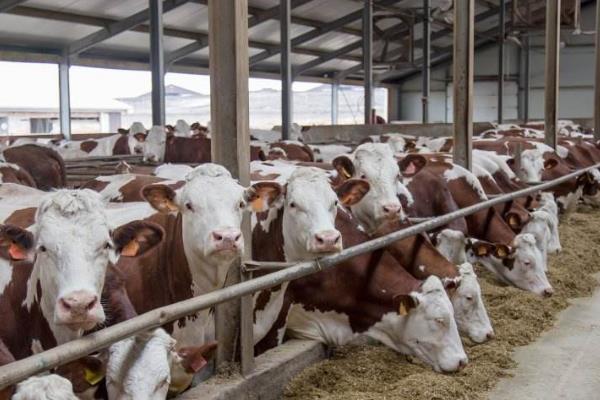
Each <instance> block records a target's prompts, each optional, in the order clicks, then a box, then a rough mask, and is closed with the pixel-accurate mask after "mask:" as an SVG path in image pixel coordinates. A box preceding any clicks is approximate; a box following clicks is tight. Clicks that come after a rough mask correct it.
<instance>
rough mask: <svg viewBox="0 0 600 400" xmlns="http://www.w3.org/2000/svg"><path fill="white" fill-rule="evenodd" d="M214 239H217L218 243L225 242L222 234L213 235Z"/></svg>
mask: <svg viewBox="0 0 600 400" xmlns="http://www.w3.org/2000/svg"><path fill="white" fill-rule="evenodd" d="M213 237H214V238H215V240H217V241H219V242H220V241H221V240H223V236H222V235H220V234H218V233H213Z"/></svg>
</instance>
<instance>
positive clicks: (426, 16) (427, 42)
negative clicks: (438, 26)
mask: <svg viewBox="0 0 600 400" xmlns="http://www.w3.org/2000/svg"><path fill="white" fill-rule="evenodd" d="M430 20H431V7H430V0H423V71H422V75H423V86H422V91H423V95H422V98H421V101H422V102H423V112H422V121H423V123H424V124H426V123H428V122H429V96H430V93H431V59H430V56H431V25H430Z"/></svg>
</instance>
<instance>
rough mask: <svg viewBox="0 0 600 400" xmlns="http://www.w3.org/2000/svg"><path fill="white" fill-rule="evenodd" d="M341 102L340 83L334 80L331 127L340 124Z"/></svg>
mask: <svg viewBox="0 0 600 400" xmlns="http://www.w3.org/2000/svg"><path fill="white" fill-rule="evenodd" d="M339 102H340V82H339V81H336V80H334V81H333V82H332V83H331V125H337V124H338V112H339Z"/></svg>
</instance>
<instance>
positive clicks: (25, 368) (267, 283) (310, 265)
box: [0, 163, 600, 389]
mask: <svg viewBox="0 0 600 400" xmlns="http://www.w3.org/2000/svg"><path fill="white" fill-rule="evenodd" d="M595 168H600V163H599V164H596V165H593V166H590V167H587V168H583V169H581V170H579V171H575V172H572V173H570V174H568V175H565V176H563V177H560V178H557V179H554V180H552V181H549V182H544V183H542V184H540V185H537V186H534V187H530V188H526V189H522V190H518V191H516V192H513V193H509V194H505V195H503V196H498V197H496V198H494V199H491V200H487V201H484V202H481V203H478V204H475V205H472V206H469V207H466V208H463V209H460V210H457V211H453V212H451V213H448V214H444V215H442V216H439V217H435V218H432V219H430V220H428V221H425V222H422V223H420V224H417V225H413V226H410V227H408V228H406V229H402V230H400V231H396V232H392V233H390V234H388V235H386V236H382V237H380V238H376V239H373V240H370V241H368V242H365V243H361V244H359V245H357V246H353V247H350V248H348V249H345V250H343V251H341V252H340V253H338V254H334V255H331V256H327V257H323V258H321V259H319V260H315V261H307V262H301V263H298V264H296V265H295V266H293V267H289V268H286V269H283V270H280V271H277V272H273V273H272V274H268V275H264V276H261V277H258V278H255V279H252V280H249V281H245V282H242V283H238V284H236V285H233V286H229V287H226V288H223V289H219V290H215V291H214V292H210V293H207V294H204V295H201V296H197V297H194V298H191V299H188V300H184V301H181V302H178V303H175V304H171V305H168V306H165V307H161V308H157V309H155V310H152V311H150V312H147V313H145V314H142V315H139V316H137V317H135V318H132V319H130V320H127V321H125V322H121V323H119V324H116V325H114V326H111V327H109V328H106V329H102V330H100V331H98V332H95V333H92V334H90V335H87V336H84V337H82V338H80V339H76V340H73V341H71V342H68V343H65V344H62V345H60V346H56V347H54V348H52V349H50V350H47V351H44V352H42V353H39V354H35V355H33V356H31V357H27V358H24V359H22V360H18V361H15V362H13V363H10V364H8V365H5V366H3V367H0V389H2V388H5V387H6V386H9V385H12V384H16V383H18V382H20V381H22V380H24V379H27V378H28V377H30V376H31V375H34V374H37V373H40V372H43V371H46V370H48V369H51V368H54V367H56V366H58V365H61V364H64V363H67V362H70V361H73V360H76V359H78V358H81V357H84V356H86V355H87V354H90V353H93V352H95V351H98V350H100V349H103V348H106V347H108V346H110V345H111V344H113V343H115V342H117V341H119V340H123V339H125V338H127V337H129V336H132V335H136V334H138V333H141V332H144V331H147V330H149V329H153V328H158V327H159V326H161V325H164V324H166V323H167V322H171V321H175V320H177V319H179V318H182V317H185V316H186V315H189V314H192V313H195V312H197V311H200V310H203V309H206V308H210V307H212V306H214V305H217V304H221V303H224V302H227V301H229V300H232V299H236V298H238V297H242V296H245V295H249V294H252V293H255V292H257V291H260V290H264V289H268V288H272V287H274V286H277V285H280V284H282V283H284V282H289V281H291V280H294V279H298V278H302V277H304V276H307V275H310V274H313V273H315V272H319V271H321V270H324V269H329V268H332V267H334V266H335V265H336V264H339V263H341V262H343V261H346V260H348V259H350V258H352V257H355V256H358V255H361V254H363V253H366V252H369V251H373V250H376V249H380V248H382V247H385V246H388V245H390V244H391V243H393V242H395V241H397V240H401V239H405V238H407V237H410V236H414V235H417V234H419V233H422V232H427V231H430V230H432V229H435V228H438V227H440V226H443V225H446V224H448V223H449V222H451V221H452V220H454V219H456V218H461V217H466V216H468V215H471V214H473V213H476V212H478V211H482V210H485V209H487V208H489V207H492V206H495V205H497V204H501V203H504V202H506V201H510V200H514V199H515V198H518V197H522V196H526V195H528V194H530V193H533V192H535V191H538V190H545V189H549V188H552V187H553V186H556V185H558V184H560V183H563V182H566V181H568V180H570V179H573V178H576V177H578V176H579V175H581V174H583V173H585V172H588V171H590V170H592V169H595Z"/></svg>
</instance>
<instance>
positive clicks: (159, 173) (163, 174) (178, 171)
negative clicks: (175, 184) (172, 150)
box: [152, 163, 193, 180]
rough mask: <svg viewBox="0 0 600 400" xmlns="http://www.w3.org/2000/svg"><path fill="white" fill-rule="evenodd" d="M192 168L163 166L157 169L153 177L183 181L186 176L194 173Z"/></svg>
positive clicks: (175, 165) (173, 165) (187, 166)
mask: <svg viewBox="0 0 600 400" xmlns="http://www.w3.org/2000/svg"><path fill="white" fill-rule="evenodd" d="M192 169H193V168H192V167H190V166H189V165H187V164H170V163H167V164H163V165H159V166H158V167H156V169H155V170H154V172H153V173H152V175H154V176H156V177H159V178H164V179H175V180H182V179H185V176H186V175H187V174H188V173H190V172H191V171H192Z"/></svg>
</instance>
